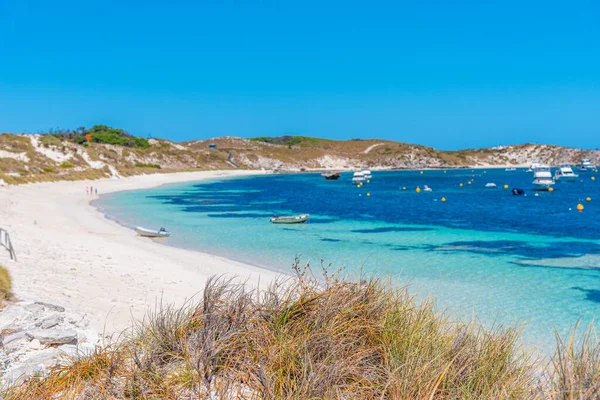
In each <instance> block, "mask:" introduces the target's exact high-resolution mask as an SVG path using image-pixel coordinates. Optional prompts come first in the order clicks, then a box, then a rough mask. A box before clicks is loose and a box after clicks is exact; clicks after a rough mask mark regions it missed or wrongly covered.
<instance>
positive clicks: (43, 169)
mask: <svg viewBox="0 0 600 400" xmlns="http://www.w3.org/2000/svg"><path fill="white" fill-rule="evenodd" d="M42 171H44V172H47V173H51V172H54V168H49V167H44V168H42Z"/></svg>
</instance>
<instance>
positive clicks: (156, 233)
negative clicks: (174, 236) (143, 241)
mask: <svg viewBox="0 0 600 400" xmlns="http://www.w3.org/2000/svg"><path fill="white" fill-rule="evenodd" d="M135 231H136V233H137V234H138V235H140V236H144V237H169V236H171V232H167V230H166V229H165V228H160V229H159V230H155V229H146V228H142V227H141V226H138V227H136V228H135Z"/></svg>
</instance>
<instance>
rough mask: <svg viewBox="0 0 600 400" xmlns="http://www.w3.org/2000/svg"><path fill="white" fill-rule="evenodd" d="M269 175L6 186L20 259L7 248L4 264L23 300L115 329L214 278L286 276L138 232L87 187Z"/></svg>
mask: <svg viewBox="0 0 600 400" xmlns="http://www.w3.org/2000/svg"><path fill="white" fill-rule="evenodd" d="M263 173H265V172H261V171H245V170H244V171H239V170H233V171H202V172H183V173H173V174H153V175H139V176H133V177H127V178H121V179H111V178H107V179H102V180H93V181H66V182H65V181H63V182H45V183H36V184H30V185H19V186H8V187H2V188H0V220H1V221H2V223H1V226H2V227H3V228H5V229H6V230H7V231H8V232H9V234H10V235H11V239H12V241H13V245H14V247H15V249H16V253H17V259H18V262H11V261H10V260H9V257H8V253H7V252H5V251H2V252H0V253H1V254H0V264H2V265H3V266H4V267H5V268H7V269H8V270H9V272H10V274H11V276H12V278H13V293H14V296H15V297H16V298H17V299H19V300H36V301H38V300H41V301H47V302H50V303H55V304H59V305H61V306H65V307H68V308H70V309H72V310H76V311H78V312H80V313H82V314H85V315H86V316H89V317H90V320H91V321H92V325H93V327H94V328H95V329H97V330H98V331H101V332H102V331H105V332H106V333H108V334H110V333H113V332H119V331H122V330H123V329H126V328H128V327H130V326H131V324H132V322H133V320H134V319H141V318H143V317H144V315H145V314H146V312H147V310H148V309H150V308H152V307H154V306H155V305H156V304H157V302H159V301H160V302H163V301H164V302H165V303H169V304H175V305H181V304H183V303H184V302H185V301H189V300H190V299H191V298H193V297H194V296H196V295H198V294H199V293H200V292H202V290H203V288H204V284H205V282H206V280H207V279H208V278H209V277H210V276H214V275H223V274H226V275H228V276H236V277H237V278H239V279H242V280H246V281H248V282H249V283H250V284H251V285H252V286H258V285H263V284H265V283H269V282H271V281H273V280H274V279H276V278H277V277H278V276H283V274H282V273H281V272H279V271H274V270H271V269H267V268H264V267H261V266H256V265H252V264H249V263H245V262H241V261H237V260H233V259H228V258H225V257H221V256H216V255H212V254H209V253H203V252H199V251H196V250H190V249H183V248H177V247H173V246H166V245H162V244H160V243H156V242H154V241H152V240H149V239H147V238H141V237H137V236H135V234H134V233H133V232H132V231H131V229H129V228H127V227H125V226H123V225H120V224H119V223H118V222H116V221H114V220H111V219H109V218H107V217H106V215H105V214H104V213H102V212H101V210H99V209H98V208H97V207H96V206H94V205H93V200H96V199H98V196H90V195H86V193H85V189H86V187H88V186H90V185H91V186H93V187H94V188H98V190H99V194H107V193H114V192H119V191H126V190H140V189H147V188H153V187H158V186H163V185H168V184H175V183H180V182H181V183H182V182H191V181H203V180H207V179H214V178H221V177H237V176H250V175H258V174H263Z"/></svg>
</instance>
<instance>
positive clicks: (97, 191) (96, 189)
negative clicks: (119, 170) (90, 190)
mask: <svg viewBox="0 0 600 400" xmlns="http://www.w3.org/2000/svg"><path fill="white" fill-rule="evenodd" d="M95 190H96V196H98V188H96V189H95Z"/></svg>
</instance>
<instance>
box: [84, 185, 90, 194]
mask: <svg viewBox="0 0 600 400" xmlns="http://www.w3.org/2000/svg"><path fill="white" fill-rule="evenodd" d="M85 194H90V188H89V187H87V186H86V187H85Z"/></svg>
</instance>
